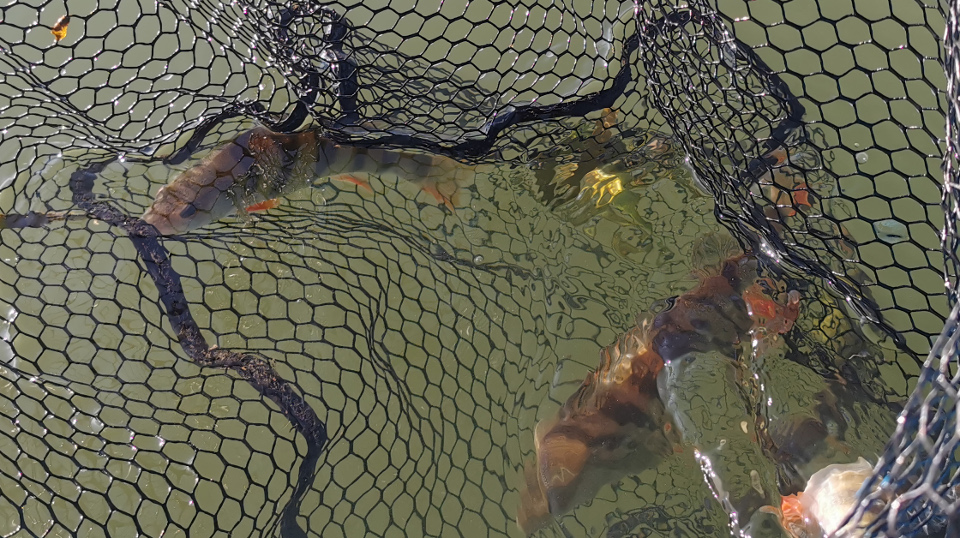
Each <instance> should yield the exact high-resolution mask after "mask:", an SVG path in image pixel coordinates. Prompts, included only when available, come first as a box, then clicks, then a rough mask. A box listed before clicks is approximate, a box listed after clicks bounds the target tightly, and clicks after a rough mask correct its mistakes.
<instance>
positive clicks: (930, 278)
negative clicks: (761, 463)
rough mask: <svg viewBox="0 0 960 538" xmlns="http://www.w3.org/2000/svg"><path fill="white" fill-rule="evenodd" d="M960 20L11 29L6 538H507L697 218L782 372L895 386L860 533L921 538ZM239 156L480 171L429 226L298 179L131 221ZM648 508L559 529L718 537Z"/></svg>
mask: <svg viewBox="0 0 960 538" xmlns="http://www.w3.org/2000/svg"><path fill="white" fill-rule="evenodd" d="M956 10H957V6H955V5H954V6H948V5H947V3H946V2H940V3H938V2H933V1H925V0H916V1H903V2H899V1H898V2H889V3H869V4H868V3H866V2H853V1H852V0H850V1H839V2H830V3H827V2H821V3H817V2H815V1H814V0H791V1H790V2H784V3H780V2H774V1H772V0H757V1H755V2H740V1H726V0H724V1H720V2H716V3H708V2H701V1H697V2H691V3H690V4H689V5H687V6H683V7H677V6H674V5H673V4H672V3H668V2H659V1H656V0H652V1H648V2H641V3H629V2H628V3H618V2H592V3H581V2H567V3H557V2H550V3H540V2H538V3H529V4H524V3H519V4H516V5H509V4H488V3H482V2H451V1H449V0H447V1H444V2H415V3H412V2H395V1H394V2H371V1H365V2H362V3H361V2H337V3H330V4H320V3H316V2H299V3H296V4H290V3H271V2H246V1H243V2H233V3H221V2H209V1H206V0H198V1H195V2H179V1H166V0H165V1H162V2H157V3H143V2H130V1H127V0H121V1H118V2H107V1H99V0H87V1H79V0H78V1H73V0H71V3H70V4H69V6H68V5H66V4H65V3H63V2H56V1H47V2H41V1H26V2H24V1H16V2H14V1H10V2H7V3H5V4H4V5H2V6H0V21H2V24H0V73H2V74H0V213H2V214H3V229H2V230H0V259H2V260H3V263H2V265H0V315H2V318H3V319H4V320H5V321H4V322H3V323H2V324H0V337H2V344H0V354H2V356H3V362H2V365H0V374H2V381H0V425H2V428H0V430H2V431H0V439H2V441H0V492H2V493H0V535H3V536H8V535H17V534H25V535H36V536H47V535H53V536H61V535H62V536H67V535H84V536H87V535H89V536H98V535H102V536H114V535H117V536H121V535H132V534H138V535H145V536H160V535H167V533H172V534H174V535H177V534H179V535H189V536H191V537H192V536H214V535H217V536H249V535H282V536H306V535H309V536H317V535H319V536H325V537H326V536H357V535H375V536H500V535H518V534H520V530H519V529H518V528H517V524H516V522H515V520H516V518H517V505H518V501H520V489H521V482H522V480H523V472H522V467H523V462H524V461H525V460H526V459H528V458H529V457H530V455H531V454H532V453H533V451H534V447H533V441H532V439H533V436H532V430H533V428H534V425H535V423H536V422H537V420H538V419H539V418H542V417H544V416H546V415H547V414H548V413H549V412H550V411H542V409H550V410H552V409H555V408H556V405H557V404H558V403H560V402H562V401H563V400H564V399H565V398H566V397H567V396H569V394H570V393H571V392H572V388H571V387H570V382H572V381H576V382H579V381H578V380H582V379H583V378H584V375H585V374H586V373H587V372H588V371H589V370H590V369H592V368H593V367H595V366H596V355H597V348H598V347H599V346H602V345H604V344H606V343H608V342H610V341H612V340H613V339H614V338H615V337H616V335H617V334H619V333H621V332H623V331H624V330H625V329H626V328H628V327H630V325H631V324H632V323H633V319H634V316H635V314H636V313H637V312H640V311H644V310H648V309H650V308H651V305H656V304H659V303H662V301H664V300H667V298H668V297H670V296H672V295H677V294H678V293H681V292H682V291H683V290H684V289H686V288H689V287H690V285H691V280H690V279H689V278H688V276H687V275H688V273H689V270H690V267H689V265H688V261H689V253H690V245H691V244H692V243H693V238H694V237H695V236H697V235H702V234H703V233H704V232H705V231H706V230H710V229H711V228H717V218H716V217H719V221H720V222H721V223H723V225H725V226H726V227H727V228H729V229H730V230H731V231H732V232H733V233H734V235H735V236H736V237H737V238H738V239H739V240H740V242H741V243H742V244H743V245H745V246H748V247H750V248H752V249H753V250H755V251H757V252H761V253H763V259H764V260H765V261H764V264H765V267H767V270H769V271H775V272H776V273H777V275H778V277H779V278H782V279H786V280H790V281H791V282H792V283H794V285H795V286H797V287H799V288H800V289H801V291H802V292H803V296H804V300H803V302H802V312H801V320H800V321H798V323H797V327H796V328H795V329H794V330H793V331H792V332H791V333H790V334H789V335H787V337H788V338H789V340H790V341H791V346H792V348H793V349H794V353H793V354H792V355H791V359H792V360H794V361H795V362H797V363H799V364H802V365H803V366H805V367H807V368H809V369H810V370H812V371H814V372H816V373H817V374H818V375H821V376H824V377H833V378H839V379H843V380H844V381H845V382H846V383H851V384H855V385H862V386H863V387H864V389H865V392H866V393H867V394H868V395H869V396H870V398H872V399H873V400H875V401H877V402H884V403H896V402H897V399H898V397H902V396H903V395H905V394H907V393H908V391H910V390H912V389H914V388H915V387H916V390H917V391H918V392H917V393H916V394H915V395H914V396H913V397H912V398H911V399H910V400H909V401H908V403H907V404H906V408H905V411H904V415H903V417H904V419H903V420H902V421H901V422H900V424H899V429H898V430H897V432H896V434H895V437H894V439H893V441H891V444H890V445H889V447H888V452H889V454H890V456H886V457H884V458H882V459H881V463H880V464H879V465H878V468H877V475H876V477H875V480H876V481H877V483H880V481H883V482H882V483H883V488H881V491H880V492H879V493H876V494H875V495H874V498H875V499H877V501H876V502H874V503H872V504H871V503H869V502H868V503H866V504H864V505H862V506H864V512H871V513H872V512H873V511H876V509H875V508H876V507H878V506H884V507H887V508H885V510H886V511H885V512H883V513H884V517H881V518H877V519H876V520H874V521H875V522H874V527H875V529H874V530H876V531H877V532H887V533H889V534H890V535H897V536H901V535H923V534H925V533H928V532H938V531H939V530H940V529H943V528H944V526H945V525H946V524H947V522H948V520H950V518H952V517H954V514H955V513H956V512H957V511H956V509H955V508H954V506H953V504H952V503H955V502H956V495H955V492H954V490H953V489H952V488H953V487H954V486H955V483H956V480H955V479H954V473H955V472H956V469H957V466H956V456H955V438H954V437H953V436H952V434H953V430H954V429H955V428H954V427H955V407H954V405H953V404H954V402H955V400H956V393H955V392H954V391H955V389H954V387H955V385H956V380H955V379H951V377H950V376H951V375H952V374H951V371H950V368H949V363H950V359H951V358H952V353H955V350H956V345H955V344H956V343H955V336H954V335H953V331H952V329H953V328H954V327H955V323H956V318H957V316H956V314H953V315H949V305H948V298H947V295H946V294H944V287H943V281H944V280H943V274H944V270H943V268H944V263H943V260H944V257H943V255H942V254H941V250H940V247H941V243H940V239H941V237H940V231H941V229H942V230H945V231H944V233H943V252H945V253H946V255H947V260H948V261H947V266H946V267H947V271H946V272H947V275H948V278H949V280H950V282H951V286H955V282H956V278H957V273H958V269H957V268H956V264H957V261H956V254H955V250H956V247H955V244H954V243H953V241H955V235H956V231H955V229H954V228H953V225H954V224H953V220H952V219H951V218H947V219H944V211H946V215H947V216H948V217H951V216H952V215H954V214H955V213H956V205H957V204H956V202H955V201H954V200H953V198H952V197H953V196H954V195H955V194H956V191H955V189H953V187H955V185H954V183H955V182H956V181H955V179H954V178H953V173H954V168H951V167H952V166H953V165H955V164H956V162H955V160H954V159H955V153H954V152H955V147H956V146H955V144H954V142H953V141H952V138H951V137H954V136H955V134H956V131H955V126H956V125H955V123H952V122H954V121H955V119H956V111H955V109H954V108H952V107H953V105H954V104H955V103H956V101H955V100H954V97H952V94H948V91H954V90H955V86H953V85H952V82H953V77H955V76H956V73H955V70H956V66H955V65H953V63H954V62H955V58H954V59H953V60H951V58H953V56H951V55H950V54H951V51H952V48H951V47H952V46H953V43H952V42H951V41H950V38H953V37H955V35H954V34H955V33H956V21H955V20H954V18H953V16H954V15H955V11H956ZM948 16H949V20H951V25H952V26H949V27H947V28H948V32H947V34H946V35H947V38H948V39H947V46H946V47H945V46H944V40H943V35H944V34H943V30H942V29H943V28H944V27H945V26H946V21H947V20H948ZM951 28H952V30H951ZM944 66H946V67H947V70H946V76H944ZM948 120H949V121H948ZM254 124H261V125H266V126H267V127H269V128H271V129H273V130H274V131H277V132H294V131H307V130H311V131H315V132H319V133H322V135H323V136H324V137H328V138H329V139H331V140H333V141H334V142H336V143H337V144H339V145H341V146H344V147H355V148H388V149H397V150H400V149H402V150H419V151H428V152H431V153H433V154H438V155H444V156H449V157H451V158H454V159H457V160H459V161H460V162H462V163H463V164H464V165H465V166H472V167H476V168H477V169H478V170H479V169H483V170H487V171H486V172H484V173H483V174H478V176H477V178H476V181H475V182H474V183H473V184H471V185H467V186H464V187H463V190H464V191H465V193H464V194H465V195H466V196H468V197H469V203H466V204H465V205H464V206H459V205H458V206H457V207H455V208H454V209H453V211H449V210H447V208H446V207H444V205H443V204H434V203H432V202H431V201H430V200H429V199H428V198H426V197H424V196H422V195H421V194H422V193H420V192H419V189H418V187H417V185H415V184H412V183H409V184H408V183H403V182H401V183H400V184H392V185H391V184H380V183H372V184H371V185H369V186H368V187H369V189H370V190H371V191H374V192H373V193H372V195H371V194H367V193H364V190H363V189H362V188H353V187H352V186H350V185H345V184H343V185H341V184H339V183H336V182H318V183H316V184H315V185H313V187H312V188H311V189H308V190H307V191H305V192H301V193H300V194H299V195H297V194H293V195H291V196H289V197H288V198H289V199H288V200H286V201H285V202H284V204H283V205H281V206H280V207H278V208H274V209H271V210H270V211H269V212H267V213H266V214H264V215H262V216H260V217H256V218H248V219H246V220H245V219H238V218H232V219H224V220H221V221H219V222H217V223H214V224H212V225H210V226H207V227H203V228H202V229H199V230H196V231H193V232H190V233H187V234H184V235H181V236H160V235H158V234H157V230H156V229H155V228H153V227H152V226H151V225H149V224H147V223H146V222H145V221H144V220H142V219H140V218H139V217H140V215H142V214H143V213H144V211H145V210H146V209H147V208H148V207H149V206H150V205H151V203H152V201H153V199H154V195H155V194H156V191H157V188H159V186H160V185H163V184H166V183H168V182H169V180H170V179H171V178H172V177H174V176H175V175H176V174H177V173H179V172H182V171H184V170H186V169H188V168H189V167H190V166H191V165H193V164H196V162H197V158H198V156H200V155H202V154H203V152H209V151H211V150H213V151H215V149H214V148H216V147H218V146H219V145H221V144H222V143H224V142H225V141H227V140H230V139H233V138H235V137H236V136H237V135H238V134H239V133H241V132H243V131H244V130H246V129H249V128H250V127H251V126H253V125H254ZM944 133H947V134H948V136H945V134H944ZM944 140H946V148H948V149H949V150H948V151H947V152H946V153H945V152H944ZM945 155H946V156H948V157H949V158H948V159H946V160H945V159H944V156H945ZM941 163H946V167H947V168H946V169H945V172H944V174H945V177H946V178H947V179H946V181H944V182H941V181H940V180H939V178H940V177H941V172H940V166H941ZM490 170H492V171H490ZM941 183H945V184H946V186H947V188H946V189H945V191H944V192H946V196H945V197H944V204H945V205H944V206H943V209H941V205H940V200H941ZM669 189H673V192H672V194H671V195H670V196H667V194H666V191H667V190H669ZM678 191H680V192H681V194H680V195H677V194H676V193H677V192H678ZM703 193H707V195H704V194H703ZM451 205H453V204H451ZM714 215H715V216H716V217H714ZM950 290H951V292H950V293H951V294H955V290H954V288H953V287H951V288H950ZM945 323H946V329H944V327H945ZM941 330H943V331H944V332H943V336H942V337H941V340H939V341H938V342H937V344H936V345H935V346H934V353H935V355H937V356H939V355H942V356H943V357H944V359H943V362H942V366H940V367H939V369H937V367H936V366H935V365H932V364H931V365H927V366H924V365H923V364H922V362H921V361H920V360H919V359H918V357H920V356H923V355H924V354H926V353H928V352H929V351H930V348H931V341H932V339H933V338H935V337H936V336H937V335H938V334H940V333H941ZM950 338H953V339H950ZM550 406H552V408H551V407H550ZM903 447H906V448H903ZM900 453H905V454H907V455H908V456H909V457H907V458H906V459H897V455H899V454H900ZM666 476H667V477H666V478H659V479H657V478H656V477H655V476H653V475H651V474H649V473H648V474H646V475H641V476H640V477H639V478H638V479H637V480H636V482H635V483H634V482H629V483H628V481H623V482H621V483H620V484H618V485H617V487H616V488H609V489H607V490H605V492H604V493H603V494H602V495H601V497H600V498H598V499H597V500H596V501H595V502H593V503H590V504H589V506H586V507H583V508H581V509H578V510H577V511H574V512H572V513H570V514H568V515H564V516H563V517H562V518H561V519H560V523H561V525H562V527H559V528H558V527H551V529H550V530H547V531H545V532H546V533H549V532H554V533H559V532H561V531H562V532H563V533H565V534H566V535H591V536H594V535H606V536H627V535H632V534H645V535H667V534H668V533H675V532H676V533H680V534H685V535H695V536H702V535H713V534H718V535H722V534H723V533H724V532H726V529H727V527H726V526H725V525H726V524H725V523H724V521H725V520H724V519H723V518H724V517H725V516H726V515H725V514H724V513H723V511H722V510H721V509H720V508H719V507H715V506H714V507H712V508H711V507H708V508H709V509H708V510H706V511H705V510H704V508H703V506H700V507H697V506H696V505H697V503H700V504H701V505H702V503H703V500H702V498H699V497H698V495H702V489H703V488H704V485H703V480H702V478H701V479H700V480H699V481H696V480H694V481H685V479H684V478H683V477H682V473H679V472H678V473H677V474H676V476H674V475H666ZM688 482H689V483H688ZM884 495H886V497H884ZM891 495H901V496H902V498H903V499H906V500H904V501H903V502H899V503H893V504H890V503H889V502H888V501H889V499H890V496H891ZM887 513H889V514H890V515H889V517H887V516H886V514H887ZM557 515H558V516H560V515H559V514H557Z"/></svg>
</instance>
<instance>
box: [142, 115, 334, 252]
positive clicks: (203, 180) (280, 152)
mask: <svg viewBox="0 0 960 538" xmlns="http://www.w3.org/2000/svg"><path fill="white" fill-rule="evenodd" d="M317 141H318V137H317V136H316V133H314V132H312V131H305V132H303V133H295V134H289V135H285V134H277V133H274V132H272V131H269V130H267V129H264V128H256V129H251V130H250V131H246V132H244V133H242V134H241V135H240V136H238V137H237V138H236V139H234V140H232V141H230V142H228V143H227V144H225V145H224V146H222V147H221V148H220V149H218V150H216V151H214V152H213V153H211V154H210V155H208V156H207V157H206V158H204V159H203V160H202V161H201V162H200V163H199V164H197V165H195V166H193V167H192V168H190V169H188V170H186V171H184V172H183V173H181V174H180V175H179V176H177V177H176V178H175V179H174V180H173V181H172V182H170V183H169V184H168V185H166V186H164V187H161V188H160V190H159V191H158V192H157V195H156V197H155V198H154V202H153V204H152V205H151V206H150V207H149V208H148V209H147V211H146V213H144V215H143V220H145V221H146V222H148V223H150V224H152V225H153V226H154V227H156V228H157V230H158V231H159V232H160V233H161V234H163V235H171V234H176V233H183V232H186V231H189V230H192V229H196V228H199V227H201V226H205V225H207V224H209V223H211V222H213V221H216V220H219V219H221V218H223V217H225V216H227V215H230V214H231V213H233V212H234V211H236V210H237V207H238V205H240V206H241V208H242V207H246V206H247V205H252V204H255V203H258V202H262V201H264V200H268V199H270V198H273V197H276V196H278V195H280V194H282V193H284V192H289V191H291V190H295V189H298V188H300V187H302V186H303V184H304V182H305V181H306V180H307V178H310V177H312V176H313V175H314V170H315V168H316V164H317V152H318V144H317ZM243 204H245V205H243Z"/></svg>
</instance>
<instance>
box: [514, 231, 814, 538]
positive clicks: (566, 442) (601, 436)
mask: <svg viewBox="0 0 960 538" xmlns="http://www.w3.org/2000/svg"><path fill="white" fill-rule="evenodd" d="M715 237H716V236H710V238H708V239H707V240H705V241H702V242H701V243H700V244H699V245H698V248H697V251H696V252H695V254H694V261H695V263H697V264H698V266H699V267H700V268H701V271H700V277H701V281H700V284H699V285H698V286H697V287H696V288H695V289H693V290H691V291H689V292H687V293H685V294H683V295H681V296H679V297H677V298H675V299H674V300H673V301H672V307H671V308H670V309H669V310H666V311H664V312H661V313H659V314H657V315H656V316H653V317H652V319H649V318H648V319H647V320H646V321H644V322H642V323H640V324H638V325H637V326H636V327H634V328H633V329H631V330H629V331H627V332H626V333H624V334H623V335H621V336H620V337H619V338H618V339H617V341H616V342H614V343H613V344H611V345H610V346H608V347H607V348H606V349H604V350H603V351H601V353H600V367H599V368H598V369H597V370H596V371H594V372H593V373H591V374H590V375H588V376H587V377H586V379H585V380H584V381H583V384H582V385H581V386H580V388H579V389H578V390H577V392H575V393H574V394H573V395H572V396H571V397H570V398H569V399H568V400H567V401H566V403H565V404H564V405H563V406H562V407H561V408H560V410H559V412H558V413H557V415H556V417H555V418H553V419H549V420H545V421H542V422H541V423H540V424H538V426H537V431H536V439H535V443H536V465H535V466H533V467H527V468H526V470H525V488H524V489H523V491H521V506H520V509H519V512H518V517H517V522H518V524H519V526H520V528H521V529H522V530H523V531H524V532H526V533H528V534H529V533H532V532H533V531H535V530H537V529H538V528H540V527H543V526H545V525H546V524H548V523H549V522H550V521H551V520H552V518H553V517H555V516H559V515H561V514H563V513H566V512H568V511H570V510H572V509H573V508H574V507H575V506H576V505H578V504H579V503H581V502H584V501H587V500H589V499H591V498H593V497H594V496H595V495H596V493H597V492H598V491H599V489H600V488H601V487H602V486H604V485H605V484H608V483H611V482H614V481H616V480H619V479H620V478H622V477H623V476H625V475H627V474H631V473H636V472H639V471H641V470H643V469H649V468H654V467H656V466H657V465H658V463H659V462H660V460H661V459H663V458H664V457H667V456H669V455H671V454H673V453H674V452H678V451H681V450H682V448H680V443H681V442H684V443H686V444H692V445H694V446H695V447H697V445H698V444H704V445H707V444H709V443H710V442H711V441H710V439H708V438H707V437H702V438H700V439H698V440H697V441H692V442H691V441H690V436H692V435H700V434H697V433H695V432H694V431H693V430H694V428H693V427H692V426H690V425H689V424H688V422H689V420H688V419H689V416H690V413H693V412H695V411H694V410H691V409H680V407H681V406H678V405H677V404H678V402H677V398H680V399H683V398H688V397H689V394H687V395H684V394H665V393H664V390H672V389H669V388H667V387H674V388H675V387H676V386H677V385H678V384H679V383H681V381H678V379H679V378H683V377H684V376H685V375H687V374H688V373H689V371H690V370H684V368H688V365H690V364H693V365H694V368H696V367H699V365H702V364H706V363H707V362H708V361H713V358H717V360H716V361H713V363H715V364H717V365H719V366H718V368H719V370H718V372H719V373H720V375H722V376H726V375H728V374H731V372H733V373H732V374H731V375H734V376H736V375H737V374H736V370H737V368H736V366H735V361H734V360H733V359H732V358H733V357H737V356H738V350H739V349H740V347H741V346H742V345H743V344H744V343H745V342H748V341H749V333H750V331H751V330H752V329H753V328H755V327H756V326H757V325H758V324H761V323H762V324H764V325H767V324H770V325H772V326H773V327H775V329H774V330H785V329H787V328H789V326H790V325H792V321H793V320H792V319H789V318H790V317H791V316H792V317H793V319H795V318H796V314H795V312H796V311H795V310H794V309H792V307H788V306H783V305H780V308H781V311H780V312H776V311H774V310H775V306H774V305H771V304H764V308H765V311H764V318H763V319H753V318H751V315H750V310H749V309H748V303H747V301H746V300H745V299H744V297H743V295H744V292H745V291H747V290H748V289H751V287H752V286H754V285H755V284H756V283H757V281H758V273H757V262H756V259H755V258H753V257H752V256H749V255H746V254H744V253H742V252H740V251H739V247H738V245H736V243H735V242H733V241H732V239H730V240H729V241H727V242H722V241H717V240H715ZM769 300H771V301H772V299H769ZM753 302H754V303H757V302H758V298H756V297H755V298H753ZM767 318H772V320H773V321H774V322H773V323H771V321H772V320H771V319H767ZM692 357H697V358H692ZM691 360H692V361H693V363H691V362H690V361H691ZM700 361H703V362H700ZM727 381H729V382H730V383H732V384H734V388H733V389H732V390H734V391H736V390H737V389H736V387H735V384H736V382H737V381H738V380H737V379H732V380H724V382H725V383H726V382H727ZM694 390H695V389H694ZM734 411H735V412H737V413H739V414H743V413H744V408H740V409H738V410H734ZM738 416H739V415H738ZM736 424H737V427H736V428H735V429H736V431H735V432H731V431H726V432H715V433H718V434H719V433H722V434H723V435H724V436H725V438H729V437H731V435H730V434H733V435H742V436H744V438H745V439H746V440H747V442H750V443H752V444H753V445H757V439H756V435H757V432H756V430H755V427H754V425H752V424H747V423H746V422H740V421H739V420H738V421H737V422H736ZM741 429H742V433H741ZM711 439H712V438H711ZM724 443H725V441H721V442H720V443H719V445H720V446H721V447H722V446H723V444H724ZM697 448H705V449H707V450H706V451H705V453H706V452H709V449H711V447H697ZM714 448H715V447H714ZM756 451H757V454H760V452H759V448H757V449H756ZM726 452H727V453H732V451H731V450H727V451H726ZM707 457H710V454H707ZM720 474H722V472H720ZM769 474H770V473H766V475H769ZM766 475H765V476H766ZM725 478H726V477H725ZM745 480H746V482H743V483H745V484H746V486H745V488H746V489H745V490H744V489H743V488H740V489H739V490H738V489H737V488H738V485H737V484H733V480H730V479H727V484H726V486H725V488H726V489H725V492H726V493H728V494H729V497H730V498H731V503H732V504H733V506H734V508H735V509H736V510H738V511H743V512H744V513H745V515H747V516H748V517H749V515H750V513H753V512H756V511H757V510H759V508H760V507H762V506H764V505H769V504H772V503H774V502H776V503H779V499H780V497H779V492H777V491H776V490H775V488H773V491H771V490H770V488H766V489H764V488H762V487H760V488H759V489H760V492H759V493H757V494H756V496H757V497H759V498H753V497H754V495H755V494H754V493H753V492H754V491H756V490H757V489H758V487H757V485H756V480H755V477H754V476H752V475H748V476H747V477H746V479H745ZM772 480H773V477H772V476H767V481H768V482H769V481H772Z"/></svg>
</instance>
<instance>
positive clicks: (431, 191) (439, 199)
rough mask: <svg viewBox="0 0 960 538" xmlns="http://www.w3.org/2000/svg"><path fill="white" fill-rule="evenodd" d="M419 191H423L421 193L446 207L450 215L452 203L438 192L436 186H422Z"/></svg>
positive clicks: (452, 209) (452, 208)
mask: <svg viewBox="0 0 960 538" xmlns="http://www.w3.org/2000/svg"><path fill="white" fill-rule="evenodd" d="M421 189H422V190H423V192H425V193H427V194H429V195H431V196H433V197H434V198H436V199H437V203H438V204H443V205H445V206H447V209H449V210H450V212H451V213H452V212H453V211H454V207H453V201H452V200H450V198H448V197H447V196H446V195H445V194H443V193H442V192H440V191H439V190H438V189H437V186H436V185H424V186H423V187H421Z"/></svg>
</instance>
